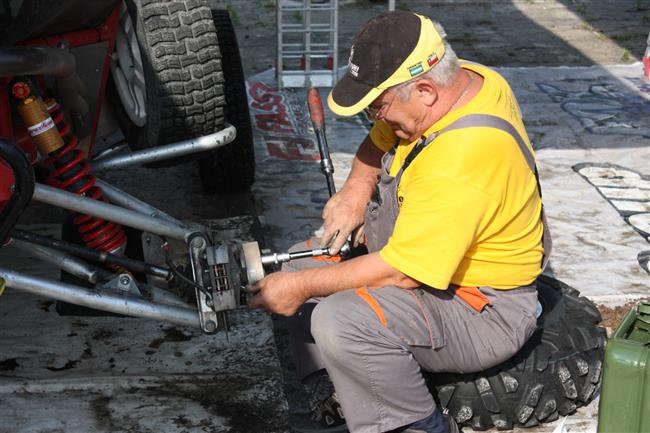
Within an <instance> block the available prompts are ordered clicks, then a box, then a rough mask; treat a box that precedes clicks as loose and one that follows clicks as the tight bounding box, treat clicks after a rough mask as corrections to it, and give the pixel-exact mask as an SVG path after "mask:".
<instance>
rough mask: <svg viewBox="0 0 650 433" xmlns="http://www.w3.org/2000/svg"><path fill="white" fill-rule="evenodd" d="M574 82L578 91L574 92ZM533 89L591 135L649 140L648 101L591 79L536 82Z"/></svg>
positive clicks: (649, 115) (649, 118)
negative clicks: (594, 82)
mask: <svg viewBox="0 0 650 433" xmlns="http://www.w3.org/2000/svg"><path fill="white" fill-rule="evenodd" d="M576 83H577V84H578V85H580V87H581V89H578V90H574V88H575V87H576ZM590 83H591V84H590ZM585 86H588V87H587V89H586V90H585V89H584V87H585ZM537 87H539V89H540V90H541V91H542V92H544V93H545V94H547V95H548V96H549V97H550V98H551V100H553V101H554V102H558V103H560V105H561V107H562V109H563V110H564V111H566V112H567V113H569V114H570V115H572V116H573V117H575V118H576V119H578V121H580V123H581V124H582V126H584V128H585V129H586V130H587V131H589V132H591V133H593V134H625V135H640V136H643V137H648V138H650V100H648V99H647V98H645V97H643V96H641V95H635V94H632V93H629V92H625V91H620V90H618V89H617V88H616V86H614V85H612V84H610V83H603V84H593V81H592V80H563V81H562V84H561V85H557V84H556V83H554V84H551V83H537ZM642 91H643V90H642Z"/></svg>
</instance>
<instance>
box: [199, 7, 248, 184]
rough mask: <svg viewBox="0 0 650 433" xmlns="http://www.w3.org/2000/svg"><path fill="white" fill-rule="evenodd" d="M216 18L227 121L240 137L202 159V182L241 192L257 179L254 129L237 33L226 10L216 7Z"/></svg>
mask: <svg viewBox="0 0 650 433" xmlns="http://www.w3.org/2000/svg"><path fill="white" fill-rule="evenodd" d="M212 18H213V20H214V27H215V28H216V30H217V39H218V40H219V51H221V56H222V59H223V61H222V66H223V78H224V82H225V84H224V86H225V91H224V93H225V97H226V105H225V107H224V114H225V117H226V120H227V121H228V122H229V123H231V124H232V125H234V126H235V129H236V130H237V137H236V138H235V139H234V140H233V141H232V142H231V143H229V144H227V145H226V146H224V147H220V148H218V149H217V150H215V151H214V152H212V153H210V154H209V155H208V156H206V157H204V158H203V159H201V160H200V162H199V175H200V177H201V183H202V184H203V186H204V187H205V189H206V190H208V191H209V192H220V193H229V192H238V191H242V190H245V189H247V188H248V187H250V186H251V185H252V184H253V181H254V180H255V154H254V151H253V130H252V128H251V119H250V114H249V112H248V96H247V94H246V79H245V77H244V69H243V67H242V64H241V57H240V55H239V45H238V44H237V36H236V35H235V30H234V28H233V25H232V21H231V20H230V15H229V13H228V11H227V10H226V9H213V10H212Z"/></svg>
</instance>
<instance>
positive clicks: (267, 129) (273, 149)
mask: <svg viewBox="0 0 650 433" xmlns="http://www.w3.org/2000/svg"><path fill="white" fill-rule="evenodd" d="M247 84H248V95H249V100H250V109H251V114H252V118H253V122H254V124H255V125H254V127H255V128H256V129H257V130H258V131H259V132H260V134H261V135H262V139H263V140H264V144H265V145H266V148H267V149H268V151H269V154H270V155H273V156H275V157H277V158H282V159H290V160H305V161H313V160H317V159H318V158H319V156H318V147H317V145H316V143H315V142H314V140H312V139H311V138H309V136H313V132H310V131H309V126H310V121H309V114H308V112H307V109H306V104H305V98H304V95H302V98H300V97H298V95H297V93H296V92H293V91H291V89H285V90H284V91H282V92H280V91H278V89H277V88H276V87H275V86H272V85H269V84H267V83H264V82H262V81H250V82H248V83H247ZM301 90H304V89H301Z"/></svg>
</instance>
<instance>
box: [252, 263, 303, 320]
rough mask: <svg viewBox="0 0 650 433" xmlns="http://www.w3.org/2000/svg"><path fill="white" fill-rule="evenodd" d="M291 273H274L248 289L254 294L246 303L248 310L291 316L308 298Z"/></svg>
mask: <svg viewBox="0 0 650 433" xmlns="http://www.w3.org/2000/svg"><path fill="white" fill-rule="evenodd" d="M297 283H298V281H297V279H296V275H295V274H294V273H292V272H275V273H273V274H269V275H267V276H266V277H264V278H262V279H261V280H259V281H258V282H257V283H255V284H253V285H252V286H251V287H249V289H248V290H249V292H251V293H254V294H255V296H253V297H252V298H251V299H250V300H249V301H248V308H263V309H265V310H268V311H270V312H272V313H276V314H281V315H283V316H293V315H294V314H295V313H296V311H298V308H300V306H301V305H302V304H304V303H305V301H306V300H307V299H308V298H309V296H307V295H306V294H305V292H304V290H302V289H301V288H300V286H299V285H298V284H297Z"/></svg>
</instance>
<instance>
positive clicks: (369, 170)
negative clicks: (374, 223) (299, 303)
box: [320, 136, 384, 254]
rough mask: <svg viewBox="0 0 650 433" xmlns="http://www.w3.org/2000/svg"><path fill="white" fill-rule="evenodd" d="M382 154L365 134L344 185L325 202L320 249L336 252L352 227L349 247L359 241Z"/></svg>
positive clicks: (331, 252)
mask: <svg viewBox="0 0 650 433" xmlns="http://www.w3.org/2000/svg"><path fill="white" fill-rule="evenodd" d="M383 154H384V152H382V151H381V150H379V149H378V148H377V147H375V145H374V144H373V143H372V140H371V139H370V136H366V138H365V139H364V140H363V141H362V142H361V145H360V146H359V150H357V154H356V156H355V157H354V160H353V161H352V169H351V170H350V175H349V176H348V179H347V180H346V181H345V185H344V186H343V188H342V189H341V191H339V192H337V193H336V194H334V195H333V196H332V198H330V199H329V201H328V202H327V204H326V205H325V208H324V209H323V236H321V241H320V244H321V247H323V248H324V247H326V246H329V247H330V254H337V253H338V252H339V251H340V250H341V247H342V246H343V245H344V244H345V242H346V241H347V240H348V236H350V234H351V233H352V231H353V230H354V229H356V228H359V230H357V231H356V233H355V236H354V239H352V241H353V245H352V246H356V245H357V244H358V243H359V241H360V240H361V237H362V236H363V227H362V225H363V220H364V216H365V212H366V206H367V205H368V202H369V201H370V196H371V195H372V192H373V191H374V190H375V184H376V183H377V175H378V174H379V168H380V167H381V157H382V155H383Z"/></svg>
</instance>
